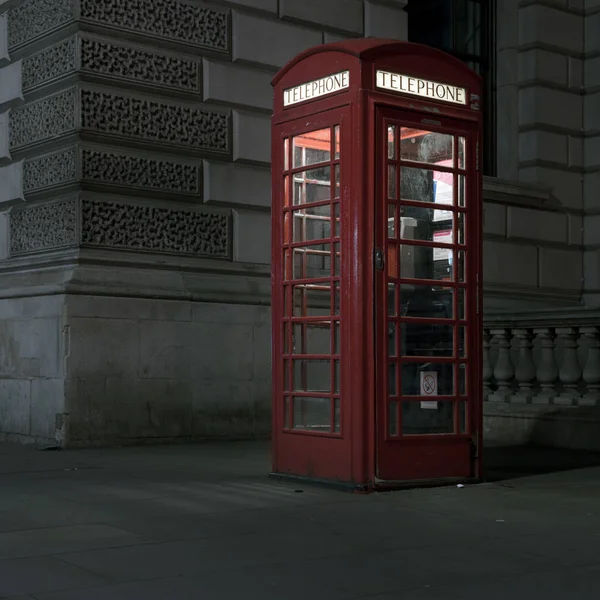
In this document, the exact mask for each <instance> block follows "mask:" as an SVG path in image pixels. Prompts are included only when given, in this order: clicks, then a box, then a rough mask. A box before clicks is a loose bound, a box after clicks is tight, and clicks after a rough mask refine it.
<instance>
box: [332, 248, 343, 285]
mask: <svg viewBox="0 0 600 600" xmlns="http://www.w3.org/2000/svg"><path fill="white" fill-rule="evenodd" d="M333 252H334V257H335V259H334V264H333V276H334V277H339V276H340V274H341V266H342V265H341V259H342V251H341V246H340V243H339V242H337V243H335V244H334V245H333Z"/></svg>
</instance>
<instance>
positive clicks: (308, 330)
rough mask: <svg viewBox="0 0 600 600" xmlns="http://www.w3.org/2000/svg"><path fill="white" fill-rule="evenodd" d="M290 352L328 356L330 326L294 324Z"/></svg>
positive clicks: (328, 324) (325, 324) (329, 349)
mask: <svg viewBox="0 0 600 600" xmlns="http://www.w3.org/2000/svg"><path fill="white" fill-rule="evenodd" d="M293 327H294V330H293V331H294V337H293V342H292V351H293V353H294V354H329V353H330V352H331V324H330V322H329V321H323V322H322V323H294V326H293Z"/></svg>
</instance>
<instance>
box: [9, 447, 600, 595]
mask: <svg viewBox="0 0 600 600" xmlns="http://www.w3.org/2000/svg"><path fill="white" fill-rule="evenodd" d="M492 454H493V453H492ZM503 456H504V461H505V464H504V465H501V469H500V471H498V470H496V475H498V474H499V473H500V472H501V471H502V470H503V471H504V474H503V475H502V476H499V475H498V476H497V477H495V479H502V481H493V482H488V483H483V484H480V485H474V486H467V487H464V488H458V487H454V486H453V487H446V488H437V489H422V490H409V491H402V492H396V493H388V494H374V495H370V496H353V495H350V494H346V493H343V492H339V491H334V490H328V489H322V488H318V487H306V486H305V487H299V486H298V485H290V484H288V483H286V484H282V483H280V482H274V481H271V480H269V479H267V478H266V477H265V473H267V472H268V469H269V458H268V446H267V445H265V444H263V443H247V442H239V443H227V444H225V443H221V444H218V443H210V444H208V443H207V444H195V445H182V446H168V447H166V446H163V447H144V448H114V449H101V450H77V451H67V452H64V451H54V452H41V451H37V450H35V449H33V448H23V447H19V446H7V445H3V446H0V486H1V487H0V490H1V492H0V597H10V598H13V600H16V599H17V598H19V599H20V600H25V599H27V598H29V599H31V598H36V599H38V600H108V599H110V600H142V599H143V600H163V599H164V600H192V599H193V600H196V599H198V600H226V599H227V600H229V599H235V598H238V597H239V598H244V599H249V600H253V599H261V600H270V599H277V600H281V599H283V600H296V599H298V600H300V599H302V600H305V599H306V598H308V599H310V600H320V599H323V600H352V599H362V598H369V599H371V600H392V599H401V600H412V599H414V600H442V599H443V600H453V599H457V600H471V599H476V598H477V599H481V598H485V600H496V599H502V600H506V599H507V598H516V599H520V598H523V599H525V598H526V599H528V600H535V599H538V598H539V599H542V598H543V599H544V600H553V599H563V598H564V599H567V600H579V599H581V600H583V599H585V600H592V599H596V598H600V467H594V466H588V467H587V468H585V469H577V470H565V471H562V472H559V473H556V472H555V473H546V474H539V475H536V476H524V477H523V476H521V477H518V478H514V475H526V473H524V472H523V471H524V470H527V469H524V467H523V465H526V463H525V462H524V461H523V460H522V455H518V454H515V455H513V456H512V457H511V456H510V455H506V454H504V455H503ZM507 456H508V458H506V457H507ZM538 456H541V457H544V456H546V457H548V456H549V455H547V454H545V453H544V452H538ZM507 461H508V462H507ZM501 462H502V461H500V463H501ZM594 462H595V463H596V464H597V462H598V461H597V457H595V459H594V460H591V461H590V460H588V461H587V463H586V464H593V463H594ZM575 464H576V461H575V463H573V464H570V463H569V461H567V462H566V463H564V464H563V465H562V466H563V467H564V468H569V467H571V466H574V465H575ZM534 467H535V465H529V467H528V468H529V470H530V471H532V470H533V471H535V468H534ZM511 470H512V471H513V472H512V474H511V473H510V472H511ZM541 470H547V469H546V468H545V467H544V468H542V469H541ZM506 477H511V478H510V479H506ZM492 479H494V477H492Z"/></svg>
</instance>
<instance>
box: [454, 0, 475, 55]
mask: <svg viewBox="0 0 600 600" xmlns="http://www.w3.org/2000/svg"><path fill="white" fill-rule="evenodd" d="M455 10H456V13H455V18H454V26H455V28H456V33H455V36H454V49H455V50H456V52H462V53H465V54H473V55H475V56H480V55H481V6H480V5H479V3H478V2H473V1H472V0H462V1H461V2H458V3H457V4H456V9H455Z"/></svg>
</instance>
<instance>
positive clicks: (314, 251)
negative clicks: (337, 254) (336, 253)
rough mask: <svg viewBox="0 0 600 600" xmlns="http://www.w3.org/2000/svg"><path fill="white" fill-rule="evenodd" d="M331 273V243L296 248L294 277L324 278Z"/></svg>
mask: <svg viewBox="0 0 600 600" xmlns="http://www.w3.org/2000/svg"><path fill="white" fill-rule="evenodd" d="M330 275H331V244H313V245H311V246H303V247H301V248H294V279H323V278H326V277H330Z"/></svg>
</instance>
